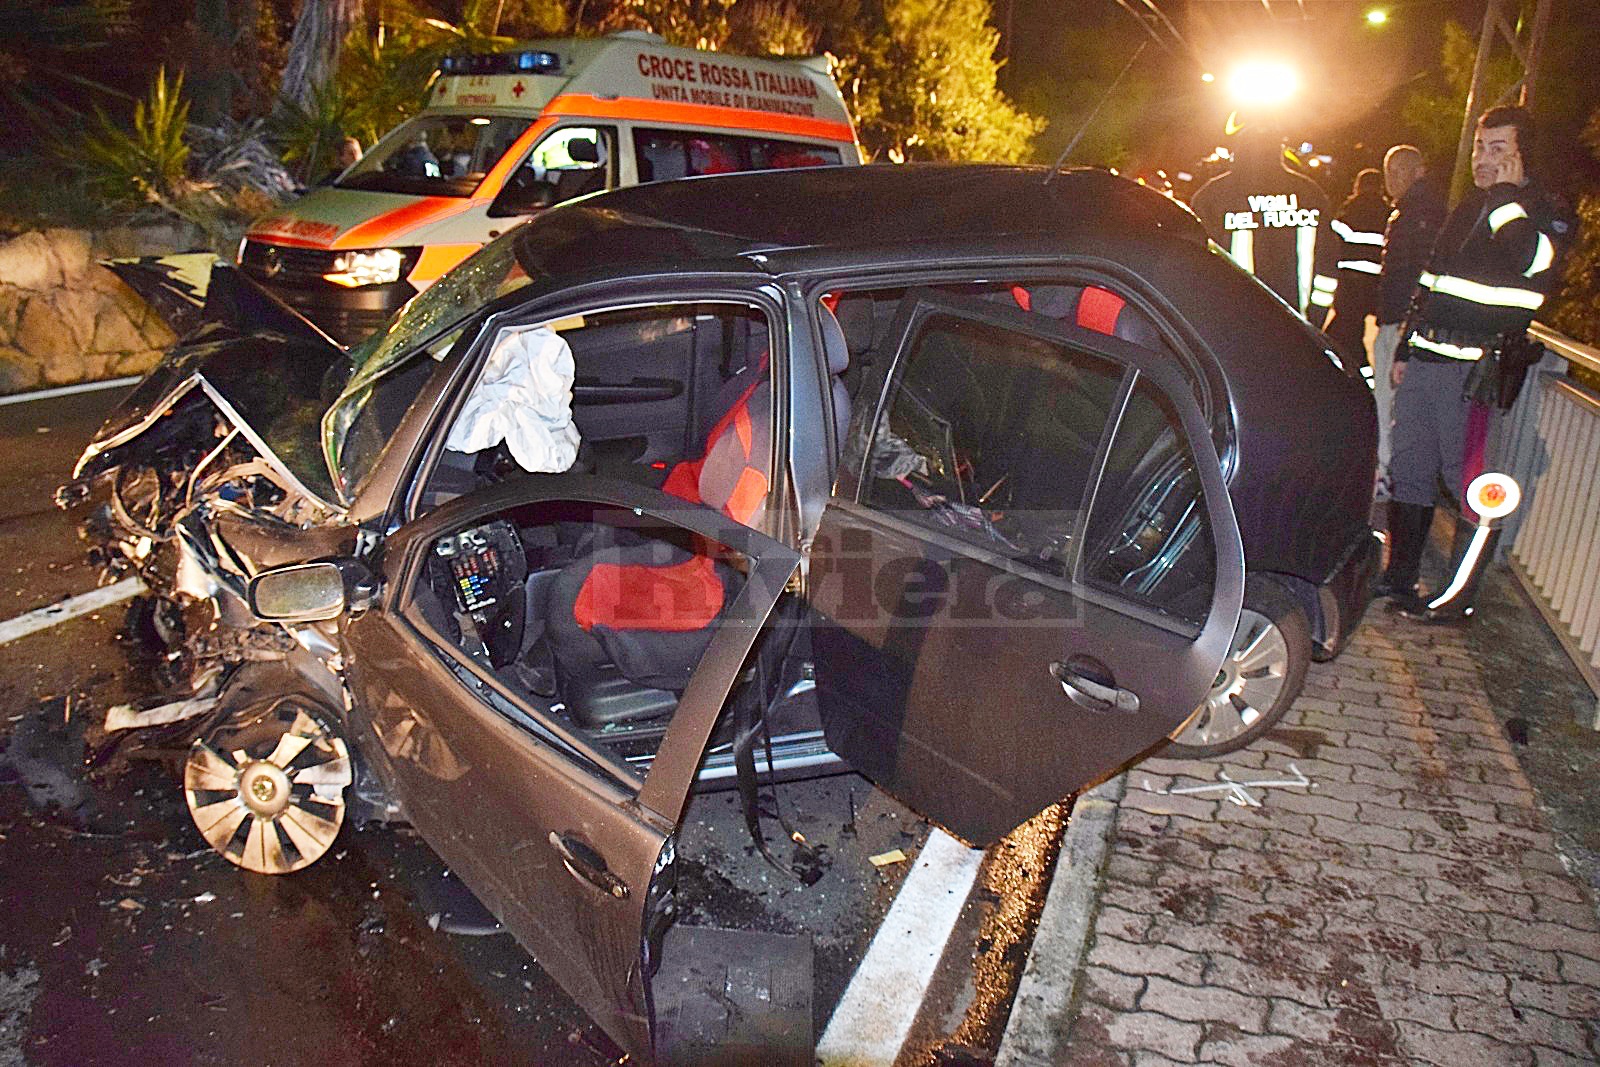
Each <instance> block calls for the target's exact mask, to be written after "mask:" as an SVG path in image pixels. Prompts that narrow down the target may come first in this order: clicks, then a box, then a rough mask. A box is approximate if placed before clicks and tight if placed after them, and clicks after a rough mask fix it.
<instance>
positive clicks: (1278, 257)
mask: <svg viewBox="0 0 1600 1067" xmlns="http://www.w3.org/2000/svg"><path fill="white" fill-rule="evenodd" d="M1192 206H1193V208H1194V213H1195V214H1196V215H1198V216H1199V217H1200V221H1201V222H1202V223H1204V224H1205V227H1206V231H1207V232H1208V233H1210V235H1211V239H1212V240H1213V241H1216V242H1217V243H1218V244H1219V245H1221V246H1222V248H1223V251H1225V252H1227V253H1228V254H1229V255H1230V256H1232V257H1233V259H1234V262H1236V263H1238V264H1239V265H1240V266H1241V267H1243V268H1244V269H1245V270H1247V271H1249V272H1250V273H1252V274H1254V275H1255V276H1256V277H1257V278H1260V279H1261V280H1262V281H1263V282H1265V283H1266V285H1267V286H1268V287H1269V288H1270V289H1271V290H1272V291H1273V292H1275V293H1277V294H1278V295H1279V296H1281V297H1282V298H1283V299H1284V301H1285V302H1286V303H1288V304H1289V306H1291V307H1293V308H1294V309H1295V310H1297V311H1299V312H1300V313H1301V314H1305V313H1306V309H1307V308H1309V307H1313V306H1317V305H1320V309H1321V310H1318V311H1317V313H1316V319H1317V321H1319V322H1320V321H1321V319H1322V316H1323V314H1324V312H1325V310H1326V308H1327V307H1328V303H1331V298H1332V295H1333V293H1334V291H1335V290H1336V289H1337V288H1338V280H1337V279H1336V278H1335V277H1334V263H1335V261H1336V257H1337V249H1336V248H1335V247H1334V246H1335V242H1334V238H1333V236H1332V231H1331V230H1330V228H1329V223H1330V222H1331V221H1332V219H1331V217H1330V212H1329V209H1328V196H1327V194H1326V193H1324V192H1323V191H1322V187H1321V186H1319V185H1318V184H1317V183H1316V182H1314V181H1312V180H1311V179H1310V178H1307V177H1306V176H1305V175H1303V174H1298V173H1296V172H1295V171H1292V170H1290V169H1289V168H1288V167H1287V166H1285V165H1283V164H1281V163H1279V162H1277V161H1276V160H1273V161H1271V162H1269V163H1267V164H1266V165H1256V166H1245V165H1241V166H1239V167H1235V168H1234V169H1233V170H1230V171H1228V172H1227V173H1226V174H1222V175H1219V176H1218V177H1216V178H1213V179H1211V181H1209V182H1207V183H1206V184H1205V185H1204V186H1202V187H1201V189H1200V191H1199V192H1197V193H1196V194H1195V195H1194V201H1193V204H1192ZM1314 293H1322V294H1324V295H1325V297H1326V298H1327V302H1324V301H1323V299H1322V298H1320V297H1319V298H1316V299H1315V305H1314V302H1313V300H1314V298H1313V294H1314Z"/></svg>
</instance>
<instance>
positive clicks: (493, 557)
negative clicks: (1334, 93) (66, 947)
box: [62, 166, 1377, 1057]
mask: <svg viewBox="0 0 1600 1067" xmlns="http://www.w3.org/2000/svg"><path fill="white" fill-rule="evenodd" d="M211 289H212V292H211V293H210V297H209V299H210V301H211V303H212V304H213V305H215V308H214V311H215V312H216V313H215V314H214V315H213V316H212V317H213V318H215V319H217V320H219V321H216V322H213V323H211V324H209V325H207V326H204V327H202V328H201V329H200V330H198V331H197V332H196V333H194V334H192V335H191V336H190V337H189V338H188V339H187V340H186V341H185V342H184V343H183V344H181V345H180V346H179V347H178V348H176V349H175V350H174V351H173V353H172V354H171V355H170V356H169V358H168V360H167V362H166V363H165V364H164V365H163V366H162V367H161V368H160V369H158V370H157V371H156V372H155V373H154V374H152V376H151V377H150V378H149V379H147V380H146V381H145V382H144V383H143V384H142V385H140V386H139V387H138V388H137V389H136V390H135V392H134V393H133V394H132V396H131V397H130V398H129V400H128V401H127V402H126V403H125V404H124V405H123V407H122V408H121V410H119V411H118V412H117V413H116V414H115V415H114V416H113V417H112V418H111V419H110V420H109V421H108V423H107V424H106V426H105V427H104V428H103V429H102V430H101V432H100V433H99V435H98V436H97V438H96V439H95V441H94V442H93V443H92V444H91V446H90V447H89V449H88V450H87V452H86V453H85V455H84V456H83V458H82V460H81V461H80V464H79V468H78V471H77V476H76V480H75V481H74V482H73V483H72V484H71V485H69V486H67V487H65V488H64V490H63V492H62V499H63V501H64V502H65V503H66V504H67V505H69V506H72V507H75V508H79V509H81V510H82V512H83V513H84V516H85V522H86V529H87V532H88V535H89V536H90V537H91V539H93V540H95V542H96V544H97V547H98V550H99V551H100V552H101V553H102V557H103V559H104V560H105V562H106V563H107V565H108V567H109V568H111V569H112V570H114V571H123V572H125V571H128V570H130V569H131V570H132V571H135V572H137V573H138V574H139V575H141V576H142V577H143V578H144V579H145V581H146V582H147V583H148V584H149V585H150V586H151V587H152V589H153V590H154V592H155V594H156V596H155V599H154V601H153V602H152V603H153V608H152V611H151V617H150V619H149V620H148V622H149V625H150V627H151V629H152V630H153V631H155V632H156V633H157V634H158V635H159V636H160V637H161V639H162V640H163V641H165V642H166V643H167V647H168V649H169V652H168V654H167V659H168V661H169V663H170V672H171V676H172V677H171V679H170V681H171V685H172V688H173V689H174V691H175V693H176V695H177V696H178V697H180V698H182V699H189V700H191V701H194V702H195V704H194V706H195V707H196V708H197V709H199V710H200V711H201V714H199V715H198V716H197V717H196V718H195V719H193V720H192V721H193V723H194V730H195V732H196V735H197V740H196V741H195V743H194V747H193V750H192V754H191V756H190V757H189V760H188V763H187V766H186V768H185V781H184V786H185V789H186V792H187V796H188V800H189V806H190V809H191V811H192V813H193V815H194V818H195V822H196V824H197V826H198V827H199V829H200V831H201V833H202V834H203V835H204V836H205V837H206V839H207V840H208V841H210V842H211V843H212V845H213V846H214V847H216V848H217V849H218V851H220V852H222V853H223V854H224V855H225V856H227V857H228V858H229V859H231V860H232V861H233V862H235V863H237V864H239V865H241V866H243V867H246V868H248V869H251V870H255V871H262V872H271V873H279V872H287V871H292V870H295V869H297V868H300V867H303V866H305V865H306V864H309V863H311V862H313V861H314V860H316V859H317V858H318V857H319V856H320V855H322V854H323V853H324V852H326V851H327V849H328V848H329V847H330V845H331V844H332V842H333V840H334V837H335V835H337V834H338V833H339V832H340V829H341V826H342V824H343V823H344V821H346V815H347V814H348V815H349V816H350V819H351V820H352V821H354V822H357V823H361V822H366V821H369V820H407V821H409V822H410V823H411V824H413V825H414V826H415V827H416V828H417V830H418V831H419V832H420V833H421V834H422V835H423V837H424V838H425V839H426V840H427V841H428V842H429V843H430V844H431V845H432V846H433V848H434V849H435V850H436V851H437V852H438V853H439V854H440V855H441V856H442V857H443V858H444V860H445V861H446V862H447V863H448V864H449V865H450V867H451V868H452V869H453V870H454V871H456V872H458V873H459V874H460V876H461V877H462V879H463V880H464V881H465V882H466V883H467V884H468V885H469V886H470V887H471V888H472V890H473V891H474V892H475V893H476V894H477V895H478V896H479V897H480V898H481V899H482V900H483V901H484V902H485V903H486V904H487V905H488V907H489V908H490V909H491V910H492V911H493V912H494V913H495V915H496V916H498V917H499V919H500V920H501V921H502V922H503V924H504V925H505V926H506V927H507V928H509V929H510V930H511V931H512V932H514V933H515V934H516V936H517V937H518V938H519V939H521V941H522V942H523V943H524V944H525V945H526V946H527V947H528V948H529V949H530V950H531V951H533V952H534V953H535V954H536V955H537V957H538V959H539V961H540V963H541V964H542V965H543V966H544V967H545V969H546V970H548V971H549V972H550V974H551V975H552V976H553V977H555V978H556V979H557V980H558V981H559V982H560V983H561V984H562V985H563V986H564V987H565V988H566V989H567V990H568V991H569V992H570V993H571V994H572V995H573V997H574V998H575V999H576V1000H577V1001H578V1002H579V1003H581V1004H584V1005H585V1006H586V1007H587V1008H588V1010H590V1012H591V1013H592V1014H593V1015H594V1016H595V1018H596V1020H597V1021H598V1022H599V1023H600V1024H601V1025H602V1026H603V1027H604V1028H605V1029H606V1030H607V1032H609V1033H610V1035H611V1036H612V1037H613V1038H614V1039H615V1040H616V1041H617V1042H619V1043H620V1044H621V1045H622V1046H623V1047H624V1048H626V1049H628V1050H630V1051H631V1052H634V1053H636V1054H639V1055H641V1056H646V1057H648V1056H649V1055H650V1054H651V1050H652V1041H653V1036H652V1035H653V1017H652V999H651V993H650V987H651V982H652V977H653V976H654V975H655V974H656V973H657V970H658V966H659V964H660V962H661V960H662V959H663V957H664V956H669V955H670V953H671V951H672V947H673V943H674V937H675V936H676V935H675V933H674V926H673V921H674V910H673V884H674V883H673V873H674V862H675V846H676V836H675V830H676V827H677V825H678V823H679V821H680V819H681V818H682V816H683V813H684V810H685V807H686V805H687V803H688V802H689V799H690V796H691V794H692V793H693V792H694V791H695V790H696V789H697V788H712V787H716V786H718V785H727V786H730V787H733V786H737V787H738V788H740V789H741V790H749V789H751V788H753V786H752V785H751V783H752V782H754V781H755V779H756V777H757V776H758V775H768V774H771V775H773V776H778V777H781V776H795V775H804V774H820V773H827V772H829V771H834V770H839V769H843V768H846V767H849V768H854V769H856V770H858V771H860V772H861V773H863V774H864V775H866V776H867V777H868V778H870V779H871V780H872V781H873V782H875V783H876V784H877V785H878V786H879V787H881V788H883V789H884V790H886V791H888V792H890V793H892V794H893V795H895V796H896V797H898V798H900V799H901V800H903V801H904V802H905V803H906V804H908V805H909V806H911V807H912V808H914V809H915V810H917V811H919V812H921V813H923V814H925V815H926V816H927V817H929V818H930V819H932V820H934V821H935V822H937V823H939V824H941V825H943V826H944V827H946V828H947V829H949V830H950V831H951V832H953V833H955V834H956V835H958V836H959V837H961V838H963V839H965V840H966V841H968V842H969V843H972V844H974V845H983V844H987V843H989V842H992V841H994V840H996V839H998V838H999V837H1001V836H1002V835H1004V834H1005V833H1007V832H1008V831H1009V830H1011V829H1012V828H1014V827H1016V826H1017V825H1019V824H1020V823H1022V822H1023V821H1025V820H1026V819H1028V818H1029V817H1031V816H1033V815H1034V814H1035V813H1037V812H1038V811H1040V810H1041V809H1043V808H1045V807H1046V806H1048V805H1050V804H1052V803H1054V802H1056V801H1058V800H1060V799H1062V798H1063V797H1065V796H1067V795H1069V794H1072V793H1074V792H1075V791H1078V790H1081V789H1083V788H1085V787H1086V786H1088V785H1090V784H1092V783H1094V782H1096V781H1099V780H1101V779H1104V778H1106V777H1107V776H1109V775H1111V774H1112V773H1114V772H1115V771H1116V770H1117V769H1118V768H1120V767H1122V766H1124V765H1126V764H1127V763H1129V762H1130V761H1132V760H1135V759H1137V758H1138V757H1140V756H1141V754H1144V753H1147V752H1150V751H1153V750H1159V749H1160V748H1161V747H1162V746H1174V745H1175V746H1178V748H1179V750H1180V751H1185V752H1191V753H1209V752H1220V751H1225V750H1227V749H1228V748H1231V747H1237V746H1238V745H1240V744H1245V743H1248V742H1249V741H1250V740H1252V739H1254V738H1255V737H1257V736H1259V735H1260V733H1261V732H1262V731H1264V730H1266V729H1268V728H1270V726H1271V725H1272V723H1273V722H1275V721H1276V720H1277V719H1278V717H1279V716H1281V714H1282V713H1283V711H1284V709H1285V708H1286V707H1287V706H1288V703H1289V702H1290V701H1291V700H1292V699H1293V698H1294V696H1295V694H1296V693H1297V692H1298V689H1299V687H1300V684H1301V681H1302V678H1303V675H1304V672H1305V669H1306V664H1307V661H1308V660H1309V659H1310V658H1312V657H1328V656H1332V655H1335V654H1336V653H1337V652H1338V651H1339V650H1340V648H1341V647H1342V645H1343V644H1344V642H1345V641H1346V640H1347V639H1348V637H1349V636H1350V633H1351V632H1352V630H1353V629H1354V628H1355V625H1356V623H1357V621H1358V620H1359V617H1360V615H1361V613H1362V611H1363V609H1364V607H1365V604H1366V597H1367V593H1366V589H1367V586H1368V584H1369V579H1370V577H1371V572H1372V569H1373V567H1374V565H1375V561H1376V548H1377V546H1376V542H1375V539H1374V537H1373V534H1372V532H1371V530H1370V529H1369V528H1368V525H1367V509H1368V500H1369V496H1370V489H1371V484H1372V477H1373V464H1374V454H1375V438H1376V424H1375V417H1374V414H1373V406H1372V401H1371V399H1370V396H1369V394H1368V392H1367V391H1366V390H1365V389H1364V388H1363V387H1362V386H1361V384H1360V383H1359V382H1358V381H1355V380H1352V379H1351V378H1350V377H1348V376H1347V375H1345V374H1344V373H1343V371H1342V370H1341V369H1340V368H1339V367H1338V366H1337V363H1336V357H1335V356H1334V355H1333V354H1332V353H1331V352H1329V351H1328V350H1327V348H1326V347H1325V343H1324V339H1323V338H1322V336H1321V335H1320V334H1318V333H1317V332H1315V331H1314V330H1312V329H1311V328H1310V327H1308V326H1307V325H1306V323H1305V322H1304V320H1302V319H1300V318H1298V317H1297V316H1295V315H1293V314H1292V313H1291V312H1290V311H1289V310H1288V309H1287V307H1286V306H1284V305H1283V304H1282V303H1281V302H1280V301H1278V300H1277V298H1275V297H1274V296H1273V295H1272V294H1271V293H1270V292H1268V291H1267V290H1266V289H1265V288H1263V287H1262V286H1260V285H1259V284H1258V283H1257V282H1255V281H1254V279H1252V278H1250V277H1249V276H1248V275H1246V274H1245V273H1243V272H1242V271H1240V270H1238V269H1237V268H1236V267H1234V266H1233V264H1232V263H1231V262H1230V261H1229V260H1228V259H1227V258H1226V257H1225V256H1224V255H1222V254H1221V253H1220V252H1219V250H1218V249H1216V248H1215V246H1213V245H1210V244H1209V243H1208V242H1207V240H1206V237H1205V235H1204V232H1203V231H1202V229H1201V228H1200V226H1199V224H1198V222H1197V221H1196V220H1195V219H1194V217H1193V216H1192V215H1190V214H1189V213H1188V212H1187V211H1186V210H1185V209H1184V208H1182V207H1181V206H1179V205H1177V204H1175V203H1173V202H1172V201H1170V200H1168V199H1166V198H1164V197H1162V196H1160V195H1158V194H1156V193H1155V192H1153V191H1150V190H1148V189H1145V188H1143V187H1141V186H1138V185H1136V184H1133V183H1131V182H1126V181H1123V180H1121V179H1118V178H1116V177H1114V176H1111V175H1109V174H1106V173H1104V172H1096V171H1070V172H1061V173H1056V174H1053V175H1051V174H1050V173H1049V172H1047V171H1044V170H1039V169H1028V168H1009V167H955V166H915V167H900V168H892V167H882V168H880V167H868V168H861V169H851V170H840V171H820V170H819V171H814V172H804V173H785V174H768V175H740V176H728V177H717V178H708V179H695V180H690V181H685V182H678V183H667V184H660V185H650V186H644V187H639V188H635V189H628V190H623V191H619V192H615V193H610V194H606V195H603V196H599V197H594V198H589V199H586V200H583V201H578V202H575V203H572V204H569V205H564V206H562V207H560V208H557V209H554V210H551V211H550V212H548V213H546V214H544V215H542V216H540V217H539V218H538V219H536V220H534V221H532V222H530V223H528V224H526V225H523V226H521V227H519V228H517V229H515V230H513V231H511V232H509V233H507V234H506V235H505V236H503V237H501V238H499V239H498V240H496V241H495V242H493V243H491V244H490V245H488V246H487V247H485V248H484V249H483V250H482V251H481V252H480V253H478V254H477V255H475V256H474V257H473V258H471V259H470V260H468V261H467V262H466V263H465V264H463V265H462V266H461V267H460V268H458V269H457V270H455V271H454V272H452V273H451V274H449V275H448V276H446V277H445V278H444V279H443V280H442V281H440V282H439V283H437V284H436V285H434V286H433V287H432V288H431V289H429V290H427V291H426V292H425V293H423V294H422V295H420V296H419V297H417V298H416V299H415V300H413V302H412V303H411V304H410V305H409V306H408V307H407V308H406V309H404V310H403V311H402V312H401V313H400V314H399V315H398V316H397V317H396V318H395V319H393V320H392V321H391V322H390V323H389V324H388V325H387V327H386V328H385V329H384V330H383V331H381V332H380V333H379V334H377V335H376V336H374V337H372V338H371V339H369V340H368V341H367V342H365V343H363V344H362V345H359V346H357V347H356V348H354V349H352V350H351V351H350V352H348V353H345V352H342V351H340V350H339V349H337V348H336V347H335V346H333V345H331V344H329V343H328V342H327V341H326V339H324V338H320V337H319V336H317V335H316V333H315V331H313V330H311V329H310V328H309V327H306V326H305V324H304V323H301V322H299V321H298V320H296V319H295V318H294V317H293V315H292V314H291V313H289V312H287V310H286V309H282V308H279V307H276V306H275V305H274V304H273V303H272V301H271V300H270V298H268V297H266V296H265V295H264V294H262V293H260V292H259V291H257V290H255V289H254V288H253V286H252V285H251V283H249V281H248V280H247V279H242V278H239V277H237V276H235V275H232V274H231V272H229V271H228V270H227V269H226V268H220V267H219V268H218V271H217V273H216V275H214V276H213V278H212V281H211ZM697 783H698V784H697ZM751 810H752V811H753V810H754V805H751ZM754 821H755V820H754V818H752V823H754Z"/></svg>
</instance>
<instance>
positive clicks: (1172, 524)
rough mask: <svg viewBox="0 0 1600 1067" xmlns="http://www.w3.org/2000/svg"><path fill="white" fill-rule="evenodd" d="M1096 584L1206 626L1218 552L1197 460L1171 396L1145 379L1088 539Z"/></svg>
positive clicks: (1115, 445) (1115, 443) (1123, 426)
mask: <svg viewBox="0 0 1600 1067" xmlns="http://www.w3.org/2000/svg"><path fill="white" fill-rule="evenodd" d="M1083 559H1084V562H1083V570H1084V577H1085V578H1086V580H1087V581H1088V582H1089V584H1091V585H1094V586H1098V587H1100V588H1102V589H1105V590H1108V591H1111V592H1114V593H1116V594H1118V595H1120V596H1124V597H1128V598H1130V599H1132V600H1135V601H1137V602H1139V603H1141V604H1144V605H1147V606H1149V607H1153V608H1155V609H1157V610H1159V611H1161V612H1163V613H1165V614H1168V615H1172V616H1175V617H1177V618H1180V619H1183V620H1185V621H1188V622H1194V623H1201V622H1204V621H1205V617H1206V614H1207V612H1208V611H1209V610H1210V607H1211V595H1212V586H1213V584H1214V583H1215V581H1216V551H1215V548H1214V547H1213V542H1212V538H1211V527H1210V523H1209V521H1208V520H1207V518H1206V509H1205V502H1204V500H1203V498H1202V496H1201V491H1200V482H1199V478H1198V477H1197V475H1196V471H1195V465H1194V456H1193V454H1192V453H1191V452H1190V450H1189V446H1188V443H1187V442H1186V440H1185V439H1184V436H1183V432H1182V429H1181V424H1180V423H1179V420H1178V415H1177V412H1176V411H1174V410H1173V407H1172V403H1171V401H1170V400H1169V399H1168V398H1167V396H1166V394H1165V393H1163V392H1161V391H1160V390H1159V389H1157V388H1155V387H1154V386H1153V385H1152V384H1151V383H1150V382H1149V380H1148V379H1144V378H1141V379H1139V380H1138V381H1137V382H1136V383H1135V386H1134V389H1133V392H1132V394H1131V396H1130V397H1129V399H1128V405H1127V409H1126V411H1125V412H1124V413H1123V416H1122V419H1121V421H1120V422H1119V423H1118V426H1117V431H1116V435H1115V436H1114V437H1113V438H1112V442H1111V448H1110V450H1109V452H1108V453H1107V457H1106V468H1105V475H1104V476H1103V477H1102V479H1101V481H1100V488H1099V491H1098V493H1097V494H1096V497H1095V502H1094V509H1093V511H1092V512H1091V514H1090V516H1089V523H1088V527H1087V532H1086V534H1085V541H1084V557H1083Z"/></svg>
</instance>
